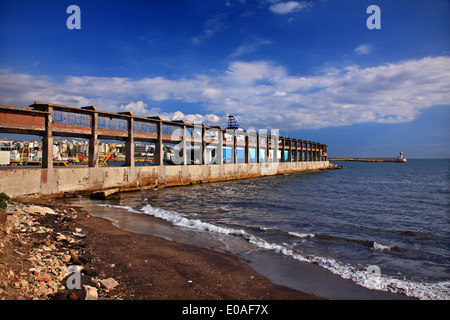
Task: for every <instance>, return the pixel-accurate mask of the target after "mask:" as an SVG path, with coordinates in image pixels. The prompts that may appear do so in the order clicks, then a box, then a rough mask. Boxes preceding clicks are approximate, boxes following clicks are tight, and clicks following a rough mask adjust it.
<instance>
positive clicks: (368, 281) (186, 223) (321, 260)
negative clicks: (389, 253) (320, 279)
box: [98, 204, 450, 300]
mask: <svg viewBox="0 0 450 320" xmlns="http://www.w3.org/2000/svg"><path fill="white" fill-rule="evenodd" d="M98 205H99V206H105V207H112V208H121V209H124V210H127V211H129V212H135V213H144V214H147V215H150V216H153V217H156V218H159V219H162V220H165V221H168V222H170V223H172V224H173V225H176V226H180V227H185V228H191V229H197V230H202V231H206V232H211V233H218V234H227V235H234V236H239V237H242V238H244V239H246V240H247V241H248V242H250V243H252V244H253V245H255V246H256V247H258V248H260V249H264V250H272V251H275V252H277V253H280V254H283V255H286V256H290V257H292V258H293V259H296V260H299V261H305V262H310V263H314V264H317V265H319V266H321V267H323V268H325V269H327V270H329V271H330V272H332V273H334V274H337V275H339V276H341V277H342V278H344V279H351V280H353V281H354V282H355V283H356V284H358V285H360V286H363V287H366V288H368V289H374V290H381V291H386V292H393V293H403V294H405V295H407V296H410V297H415V298H418V299H422V300H441V299H442V300H448V299H450V282H449V281H444V282H438V283H418V282H413V281H409V280H404V279H397V278H393V277H391V276H389V275H384V274H383V273H382V272H381V274H377V275H374V274H371V273H369V272H367V269H364V268H361V267H359V268H357V267H355V266H352V265H349V264H343V263H341V262H339V261H337V260H335V259H332V258H325V257H320V256H313V255H307V256H305V255H302V254H301V253H299V252H298V251H296V250H295V249H294V248H292V247H290V246H289V245H287V244H277V243H272V242H268V241H266V240H264V239H263V238H261V237H256V236H254V235H252V234H250V233H248V232H247V231H245V230H242V229H234V228H229V227H223V226H217V225H214V224H211V223H208V222H203V221H201V220H200V219H190V218H188V217H187V215H185V214H183V213H179V212H175V211H170V210H164V209H160V208H155V207H152V206H151V205H150V204H147V205H145V206H144V207H142V208H141V209H138V208H134V207H130V206H120V205H110V204H98ZM289 234H291V235H293V236H296V237H300V238H306V237H311V238H312V237H314V236H315V235H314V234H309V233H297V232H289ZM373 247H374V249H375V250H389V249H390V247H389V246H385V245H382V244H379V243H376V242H374V244H373Z"/></svg>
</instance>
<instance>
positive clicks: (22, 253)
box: [0, 202, 320, 300]
mask: <svg viewBox="0 0 450 320" xmlns="http://www.w3.org/2000/svg"><path fill="white" fill-rule="evenodd" d="M6 217H7V219H6V221H4V223H3V229H4V230H0V279H1V282H0V299H2V300H259V299H263V300H316V299H320V298H318V297H316V296H314V295H309V294H305V293H303V292H299V291H296V290H293V289H290V288H287V287H283V286H279V285H275V284H273V283H272V282H270V280H269V279H267V278H265V277H263V276H261V275H259V274H258V273H256V272H255V271H254V270H253V269H252V268H251V267H250V266H248V265H247V264H245V263H243V262H241V261H240V260H239V259H238V258H237V257H236V256H234V255H232V254H228V253H226V252H219V251H215V250H211V249H205V248H200V247H196V246H193V245H186V244H181V243H177V242H173V241H168V240H165V239H162V238H158V237H155V236H152V235H145V234H138V233H132V232H128V231H125V230H122V229H119V228H117V227H115V226H113V225H112V224H111V223H110V222H109V221H107V220H105V219H102V218H96V217H92V216H89V214H87V213H86V212H84V211H83V210H82V209H80V208H71V207H67V206H61V205H47V204H45V205H42V204H34V203H27V202H10V203H9V205H8V207H7V209H6ZM0 227H2V226H1V225H0Z"/></svg>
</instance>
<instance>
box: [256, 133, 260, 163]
mask: <svg viewBox="0 0 450 320" xmlns="http://www.w3.org/2000/svg"><path fill="white" fill-rule="evenodd" d="M259 152H260V151H259V133H258V132H256V151H255V153H256V154H255V157H256V159H255V161H256V163H260V162H261V161H260V159H259Z"/></svg>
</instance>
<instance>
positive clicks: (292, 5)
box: [269, 1, 310, 14]
mask: <svg viewBox="0 0 450 320" xmlns="http://www.w3.org/2000/svg"><path fill="white" fill-rule="evenodd" d="M309 6H310V4H309V3H308V2H306V1H302V2H298V1H288V2H280V3H276V4H273V5H271V6H270V7H269V9H270V11H272V12H274V13H276V14H287V13H292V12H296V11H300V10H303V9H305V8H308V7H309Z"/></svg>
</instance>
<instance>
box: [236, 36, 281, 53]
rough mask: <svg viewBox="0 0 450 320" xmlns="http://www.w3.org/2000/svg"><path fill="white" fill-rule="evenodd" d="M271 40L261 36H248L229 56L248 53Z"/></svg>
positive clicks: (269, 42)
mask: <svg viewBox="0 0 450 320" xmlns="http://www.w3.org/2000/svg"><path fill="white" fill-rule="evenodd" d="M271 43H272V41H270V40H268V39H263V38H258V37H254V38H250V39H246V40H245V42H244V43H243V44H242V45H240V46H239V47H238V48H237V49H236V50H235V51H234V52H233V53H232V54H231V57H233V58H236V57H239V56H242V55H245V54H248V53H252V52H254V51H256V50H257V49H258V48H259V47H260V46H263V45H267V44H271Z"/></svg>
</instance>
